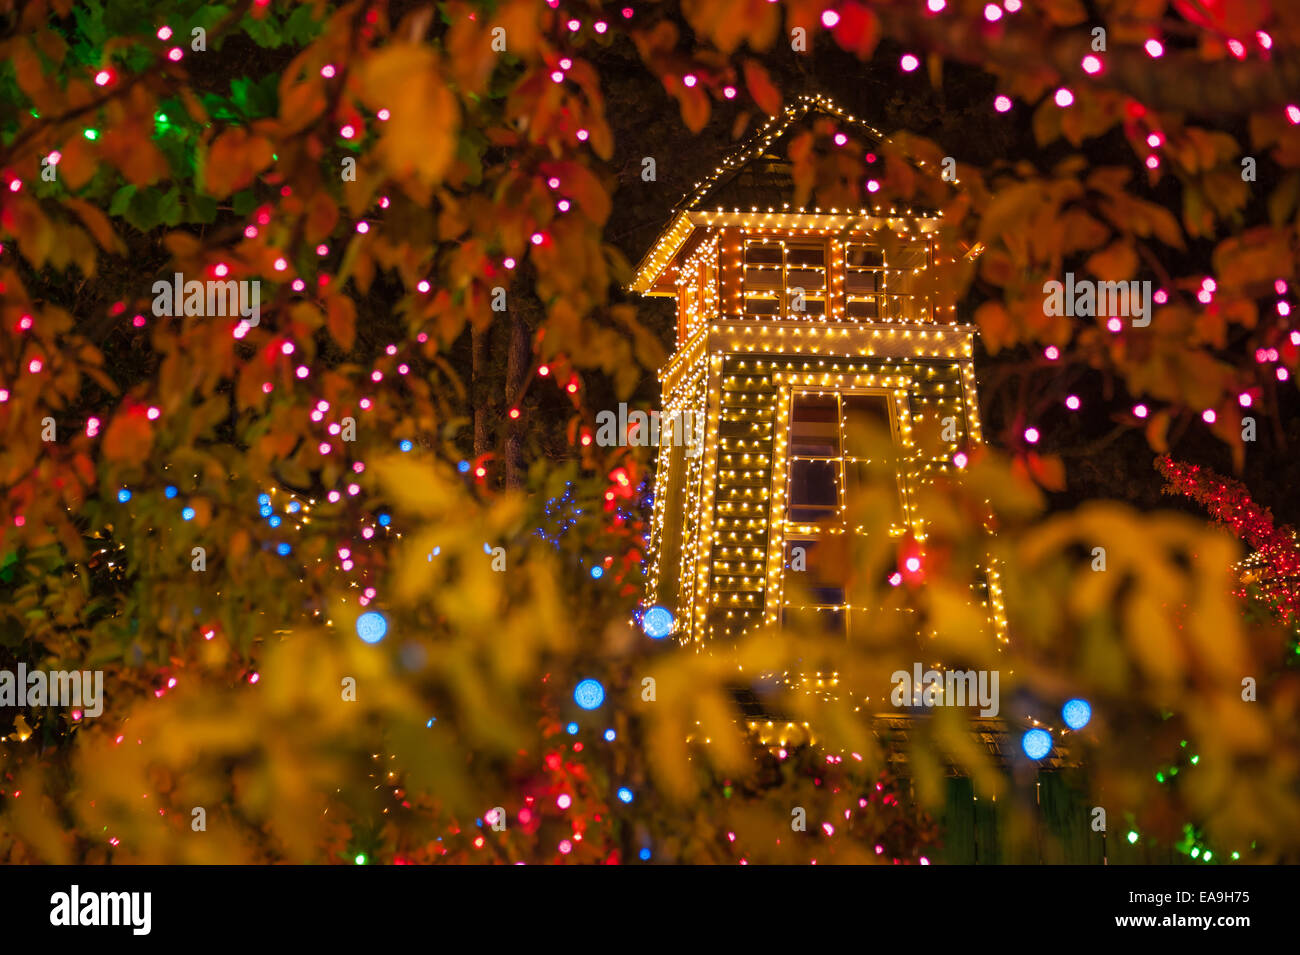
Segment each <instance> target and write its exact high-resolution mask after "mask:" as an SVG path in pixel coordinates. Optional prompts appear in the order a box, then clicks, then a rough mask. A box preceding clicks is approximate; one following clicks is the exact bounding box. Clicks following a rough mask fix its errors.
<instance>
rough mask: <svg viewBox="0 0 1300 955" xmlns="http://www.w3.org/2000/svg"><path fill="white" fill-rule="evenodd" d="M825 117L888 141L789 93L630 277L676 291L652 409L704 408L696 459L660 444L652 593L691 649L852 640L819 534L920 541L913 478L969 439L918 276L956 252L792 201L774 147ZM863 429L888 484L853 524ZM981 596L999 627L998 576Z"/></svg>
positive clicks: (870, 217)
mask: <svg viewBox="0 0 1300 955" xmlns="http://www.w3.org/2000/svg"><path fill="white" fill-rule="evenodd" d="M823 117H825V118H829V119H830V120H832V121H833V123H834V124H836V127H837V128H840V129H845V130H849V131H850V132H851V133H852V134H853V137H854V139H855V140H856V141H858V142H863V141H865V142H866V143H867V144H868V149H870V148H872V145H873V144H875V145H880V144H884V143H885V142H887V140H886V138H885V137H884V136H882V135H881V134H880V133H878V132H877V131H876V130H874V129H872V128H871V127H869V126H867V125H866V124H865V123H863V122H861V121H860V120H858V119H856V118H855V117H853V116H850V115H847V114H846V113H844V112H843V111H841V110H839V109H838V108H837V107H836V106H835V105H834V104H833V103H831V102H830V101H829V100H826V99H824V98H822V97H804V98H801V99H799V100H797V101H796V102H795V103H793V104H792V105H790V106H789V107H788V108H787V109H786V110H785V111H784V112H783V113H782V114H781V115H779V116H777V117H775V118H774V119H773V120H772V121H771V122H769V123H768V125H767V126H766V127H765V128H763V129H762V130H760V131H759V133H758V134H757V135H756V136H755V137H754V138H753V140H752V141H751V142H750V143H749V144H747V145H746V146H744V147H742V148H740V149H739V150H738V151H737V152H736V153H735V154H734V155H733V156H732V157H731V158H730V159H728V160H727V161H726V162H724V163H723V165H722V166H721V167H720V168H718V169H717V170H716V171H715V172H714V173H713V175H712V176H710V177H709V178H708V179H707V180H706V181H704V182H702V183H700V184H698V186H697V187H696V188H695V189H694V190H693V191H692V192H691V194H690V195H688V196H687V197H686V198H685V199H683V200H682V202H680V203H679V204H678V206H677V207H676V209H675V210H674V212H673V215H672V218H671V220H670V222H669V224H668V226H667V228H666V229H665V230H664V232H663V233H662V234H661V235H660V236H659V238H658V239H657V241H656V242H655V243H654V245H653V246H652V247H651V249H650V250H649V252H647V253H646V255H645V257H644V258H643V260H642V261H641V262H640V264H639V266H638V268H637V271H636V275H635V278H634V280H633V284H632V288H633V289H634V290H636V291H638V292H641V293H642V294H645V295H658V296H671V297H673V298H675V299H676V301H677V335H676V347H675V350H674V352H673V354H672V356H671V359H670V360H669V362H668V364H667V365H666V366H665V367H664V368H663V369H662V371H661V376H660V377H661V380H662V386H663V404H662V407H663V411H662V415H663V418H664V419H665V420H669V419H674V420H690V419H691V417H692V416H695V417H697V419H702V420H703V421H704V428H703V429H702V431H703V434H704V440H703V448H702V453H699V450H700V449H698V448H695V449H692V448H689V447H687V446H686V443H685V442H681V441H661V442H660V447H661V452H660V457H659V462H658V472H657V476H656V483H655V497H654V513H653V523H652V534H651V547H650V554H651V558H650V564H649V591H650V592H649V594H648V597H649V602H650V603H652V604H657V605H660V606H663V607H666V608H668V609H669V610H671V611H672V613H673V617H674V634H675V636H676V637H677V638H678V639H679V640H680V641H681V642H682V643H684V644H688V645H693V646H695V647H696V648H697V649H704V648H706V647H707V646H708V644H709V643H710V642H712V641H715V640H719V639H728V638H735V637H737V636H741V635H743V634H745V633H746V632H748V631H750V630H752V629H754V628H756V627H759V626H771V625H778V624H781V623H782V622H790V621H792V620H794V619H797V618H804V623H805V624H806V623H807V622H808V618H812V620H813V621H815V623H816V625H817V626H819V627H821V628H823V629H826V630H830V631H832V632H840V633H843V634H844V635H845V636H846V637H849V638H853V637H854V636H855V634H858V635H860V634H862V633H863V632H864V630H865V629H866V628H869V627H871V626H872V620H873V613H872V610H873V608H872V607H871V606H869V604H870V603H871V600H870V598H869V597H865V598H864V597H862V596H861V593H860V590H861V589H862V588H858V587H855V582H854V580H853V577H852V575H851V574H846V573H845V571H846V568H845V566H844V561H843V560H842V559H841V555H843V553H844V552H845V548H844V547H843V546H840V547H834V546H830V545H832V544H834V543H840V544H843V538H844V537H845V536H846V535H855V534H867V533H887V534H889V535H890V536H892V537H895V538H898V539H900V540H902V539H908V540H921V541H923V540H924V538H925V526H924V515H922V514H920V513H918V510H917V501H916V496H917V491H918V489H919V488H920V487H921V486H922V485H923V484H924V483H925V482H927V481H929V480H932V479H933V478H934V477H935V476H936V475H938V474H940V473H942V472H944V471H946V470H949V469H952V468H955V467H958V466H960V464H961V463H962V461H963V455H964V453H965V451H966V450H967V449H969V448H970V447H971V446H972V445H974V444H977V443H978V442H980V440H981V436H980V418H979V405H978V402H977V399H976V390H975V371H974V359H973V341H974V336H975V328H974V326H972V325H968V324H963V323H962V322H960V321H959V319H958V312H957V306H956V303H955V302H954V301H951V300H945V299H944V298H943V297H942V296H941V295H939V294H938V293H936V292H934V291H933V289H934V288H935V285H934V283H932V282H928V281H927V271H928V270H930V269H932V268H933V267H934V265H935V263H936V262H938V261H940V259H941V257H943V256H951V255H953V254H954V253H953V251H951V250H945V249H942V248H940V247H939V245H938V242H937V226H938V221H939V220H938V217H937V215H936V214H934V213H929V212H926V211H923V210H915V209H906V208H899V207H896V206H894V205H890V204H888V203H885V204H882V205H877V206H872V207H869V208H860V209H820V208H815V207H810V206H807V205H805V206H803V207H800V208H796V207H795V206H794V205H793V204H792V203H793V200H794V193H795V188H794V182H793V176H792V166H791V163H790V161H789V160H788V159H786V158H784V157H785V156H786V155H787V145H788V142H789V140H790V138H791V137H792V136H794V135H796V134H797V133H799V132H800V131H802V130H806V129H808V128H810V126H811V125H812V124H813V123H814V122H816V120H817V119H819V118H823ZM845 141H847V137H845ZM866 159H867V161H868V163H871V162H878V161H879V159H880V157H878V156H877V155H876V154H875V153H871V152H869V153H868V154H867V156H866ZM957 254H960V252H958V253H957ZM873 428H874V429H875V433H877V434H880V433H884V432H886V431H887V432H888V435H889V443H890V444H892V454H891V455H888V457H889V461H888V467H889V468H890V469H891V470H892V471H893V475H892V477H893V484H894V489H895V490H896V494H895V495H893V499H892V500H890V501H887V502H881V506H882V507H884V508H887V509H888V511H889V513H888V514H886V515H883V517H884V518H886V519H881V520H875V521H870V522H867V521H863V520H862V519H861V517H862V515H861V508H860V507H855V504H860V503H861V502H860V501H855V495H856V494H857V493H858V492H859V489H860V488H862V487H864V486H865V485H866V483H867V477H868V474H867V472H868V471H869V470H870V469H871V468H872V467H879V466H880V465H881V464H882V463H885V462H884V461H883V460H882V458H884V457H886V456H885V455H882V454H881V453H880V447H879V443H878V442H877V443H876V444H875V445H873V444H872V443H871V442H870V441H868V440H867V437H869V436H870V435H871V434H872V429H873ZM691 452H696V453H691ZM873 455H874V458H873ZM876 516H877V517H882V515H879V514H877V515H876ZM837 539H838V540H837ZM796 572H797V573H800V574H801V575H802V576H801V577H800V578H799V582H800V584H801V586H797V587H796V586H788V584H789V583H790V582H791V579H792V578H791V574H792V573H796ZM978 589H979V590H980V592H979V593H977V594H973V597H972V599H974V600H978V601H979V602H981V603H982V605H983V607H984V609H985V611H986V612H987V613H988V614H989V617H990V619H991V620H992V621H993V623H994V624H995V626H994V628H993V630H994V632H995V633H997V634H998V635H999V637H1000V636H1001V635H1002V632H1003V630H1004V624H1003V614H1002V605H1001V597H1000V587H999V583H998V579H997V574H996V571H994V570H992V569H991V568H989V569H986V570H985V572H984V573H983V574H981V585H980V587H979V588H978Z"/></svg>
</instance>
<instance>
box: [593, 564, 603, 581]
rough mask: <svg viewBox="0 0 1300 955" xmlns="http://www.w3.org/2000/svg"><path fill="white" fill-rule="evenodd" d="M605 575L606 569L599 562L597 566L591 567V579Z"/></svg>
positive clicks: (597, 578)
mask: <svg viewBox="0 0 1300 955" xmlns="http://www.w3.org/2000/svg"><path fill="white" fill-rule="evenodd" d="M604 576H605V569H604V568H603V567H601V566H600V565H599V564H597V565H596V566H595V567H593V568H591V579H592V580H600V578H602V577H604Z"/></svg>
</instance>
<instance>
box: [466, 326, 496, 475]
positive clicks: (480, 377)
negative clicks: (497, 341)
mask: <svg viewBox="0 0 1300 955" xmlns="http://www.w3.org/2000/svg"><path fill="white" fill-rule="evenodd" d="M491 330H492V326H491V325H488V326H485V327H483V328H479V327H478V326H471V327H470V336H471V338H470V350H471V354H472V358H471V360H472V362H473V370H472V371H471V373H470V383H469V401H470V407H472V408H473V409H474V457H476V458H477V457H479V456H480V455H482V454H486V453H487V450H488V402H487V399H488V377H489V376H488V359H489V358H490V356H491V350H490V349H489V347H488V345H489V344H490V343H491V337H490V334H489V333H490V332H491Z"/></svg>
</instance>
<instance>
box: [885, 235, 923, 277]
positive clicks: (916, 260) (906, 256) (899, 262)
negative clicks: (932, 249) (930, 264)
mask: <svg viewBox="0 0 1300 955" xmlns="http://www.w3.org/2000/svg"><path fill="white" fill-rule="evenodd" d="M926 252H927V249H926V247H925V246H924V245H922V244H920V243H919V242H917V243H913V244H912V245H910V246H907V247H905V248H902V249H899V250H898V251H897V252H895V253H894V254H893V255H891V256H890V257H889V267H890V268H891V269H906V270H907V271H909V272H910V271H911V270H912V269H919V268H923V267H924V266H925V260H926V257H927V256H926Z"/></svg>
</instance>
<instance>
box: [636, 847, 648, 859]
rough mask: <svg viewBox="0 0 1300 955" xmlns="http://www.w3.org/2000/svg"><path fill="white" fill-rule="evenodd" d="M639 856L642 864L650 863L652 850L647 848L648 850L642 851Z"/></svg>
mask: <svg viewBox="0 0 1300 955" xmlns="http://www.w3.org/2000/svg"><path fill="white" fill-rule="evenodd" d="M637 856H638V857H640V859H641V861H642V862H649V861H650V850H649V849H648V848H647V849H642V850H641V851H640V852H638V853H637Z"/></svg>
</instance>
